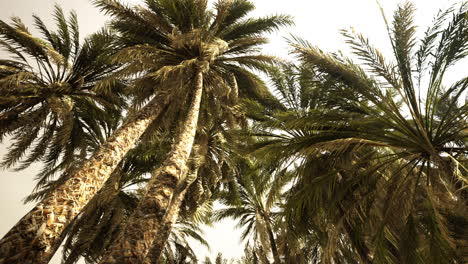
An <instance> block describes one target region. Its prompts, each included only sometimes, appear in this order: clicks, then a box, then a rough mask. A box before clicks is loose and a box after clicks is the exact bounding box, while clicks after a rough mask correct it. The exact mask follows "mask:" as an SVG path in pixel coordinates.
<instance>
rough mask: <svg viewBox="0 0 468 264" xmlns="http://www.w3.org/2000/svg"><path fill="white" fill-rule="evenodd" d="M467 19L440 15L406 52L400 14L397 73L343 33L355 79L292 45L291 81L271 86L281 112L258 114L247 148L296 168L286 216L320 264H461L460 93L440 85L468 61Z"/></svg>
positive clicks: (331, 61)
mask: <svg viewBox="0 0 468 264" xmlns="http://www.w3.org/2000/svg"><path fill="white" fill-rule="evenodd" d="M466 7H467V6H466V4H463V5H462V6H461V8H460V9H459V10H458V11H455V10H454V9H450V10H448V11H446V12H441V13H440V14H439V15H438V16H437V17H436V20H435V21H436V23H435V25H434V26H433V27H431V28H429V29H428V31H427V33H426V34H425V37H424V38H423V39H422V40H421V43H422V44H421V46H420V48H419V49H417V50H416V51H414V50H415V49H416V47H415V43H416V40H415V38H414V30H415V28H414V26H413V25H412V13H413V11H414V8H413V6H412V5H411V4H410V3H404V4H402V5H400V7H399V8H398V9H397V11H396V12H395V15H394V21H393V23H392V25H389V28H390V30H389V35H390V39H391V42H392V46H393V49H394V52H395V61H396V62H395V64H393V63H390V62H389V61H387V60H386V59H384V57H383V55H382V54H381V53H380V52H379V51H378V50H377V49H375V48H373V47H372V46H371V45H370V44H369V41H368V40H367V39H365V38H364V37H363V36H362V35H360V34H357V33H355V32H354V31H344V32H343V33H344V35H345V37H347V39H348V43H349V44H350V45H351V48H352V49H353V51H354V54H355V55H356V56H357V57H358V58H359V59H360V60H361V62H362V63H363V66H362V67H361V66H359V65H358V64H356V63H354V62H353V61H352V60H351V59H349V58H346V57H344V56H343V55H341V54H328V53H325V52H323V51H321V50H320V49H318V48H316V47H313V46H312V45H311V44H309V43H308V42H306V41H303V40H300V39H296V41H295V42H293V43H291V45H292V47H293V53H294V54H296V55H298V57H299V59H300V61H301V63H302V64H301V66H300V67H299V69H300V70H299V73H298V74H294V75H293V76H294V77H293V78H290V76H291V75H290V74H286V76H285V75H284V74H279V75H277V76H275V77H274V78H273V81H274V84H275V88H276V90H277V92H278V94H279V95H280V98H282V101H283V102H284V105H285V109H286V110H281V111H277V112H272V113H266V115H265V112H263V113H262V114H264V115H263V116H262V115H261V114H258V116H259V120H261V121H262V122H260V124H259V125H258V126H257V128H260V129H261V130H260V131H259V133H256V134H255V135H257V136H262V139H263V140H262V141H260V143H258V144H255V146H256V147H258V148H259V149H258V150H257V154H258V155H260V156H261V157H264V158H266V159H269V160H272V161H273V162H278V160H279V161H282V164H285V165H283V168H284V166H286V167H287V165H288V164H289V163H287V162H284V161H288V162H294V163H293V164H296V165H297V167H295V175H296V178H295V179H296V180H295V181H294V182H293V183H294V184H293V187H292V188H291V190H290V191H289V192H288V196H289V197H288V202H287V204H286V213H287V216H288V218H289V219H290V222H291V228H294V229H296V230H297V231H298V232H301V233H304V234H308V235H314V236H316V237H317V240H318V241H321V242H320V247H321V249H320V251H321V253H320V254H321V256H322V258H328V260H330V259H336V258H338V259H343V258H344V259H347V260H349V261H352V260H354V261H356V259H361V261H363V262H365V263H366V262H372V263H401V262H411V263H427V262H440V263H451V261H452V262H456V263H458V262H460V263H463V257H462V256H463V255H464V254H465V253H464V252H466V251H465V250H466V249H464V247H463V244H464V243H466V242H464V240H463V239H462V240H460V237H461V236H463V235H461V234H464V231H461V233H459V231H460V230H459V231H457V228H456V226H457V225H462V226H464V223H466V217H467V216H466V190H465V189H464V188H466V187H465V186H466V180H467V170H466V142H467V141H466V138H467V134H466V128H467V122H466V113H467V111H466V110H467V106H466V102H464V101H463V99H462V98H461V95H463V94H464V92H466V90H467V82H466V78H462V79H461V80H459V81H457V82H455V83H454V84H452V85H449V86H446V85H445V80H444V78H443V77H444V76H445V73H446V71H447V69H449V68H450V66H452V65H453V64H455V63H456V62H458V61H459V60H460V59H462V58H463V56H464V55H466V49H467V47H468V45H467V40H468V39H467V36H468V35H467V33H468V31H467V29H468V27H467V20H466ZM450 14H453V16H452V19H451V20H449V19H448V18H449V16H450ZM412 58H415V61H412ZM293 71H294V70H293ZM289 72H291V70H289ZM427 72H428V73H429V74H428V76H426V75H425V73H427ZM305 73H307V74H306V75H305V76H304V74H305ZM425 85H427V89H425V88H426V86H425ZM424 94H425V95H424ZM322 95H325V96H322ZM304 102H305V103H304ZM316 102H319V103H316ZM251 108H252V109H254V110H255V109H257V112H259V111H258V110H259V109H258V107H257V108H256V106H255V105H254V104H253V105H252V107H251ZM403 197H404V198H403ZM455 219H457V220H455ZM455 223H456V224H455ZM362 226H366V229H367V230H364V229H362ZM303 227H304V229H302V230H301V228H303ZM444 261H445V262H444Z"/></svg>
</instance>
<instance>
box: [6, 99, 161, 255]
mask: <svg viewBox="0 0 468 264" xmlns="http://www.w3.org/2000/svg"><path fill="white" fill-rule="evenodd" d="M169 97H170V94H167V93H160V94H158V95H157V96H156V97H155V98H154V99H153V100H151V101H150V102H149V103H148V104H147V105H146V106H145V107H144V108H143V109H141V110H140V111H139V112H138V113H137V114H136V115H135V116H133V117H132V118H130V119H129V120H128V121H127V122H126V123H125V124H124V125H122V126H121V127H120V128H119V129H117V130H116V131H115V133H114V134H113V135H112V136H111V137H110V138H109V139H108V140H107V141H106V143H104V144H103V145H102V146H101V147H100V148H99V149H98V150H97V151H96V152H95V153H94V154H93V155H92V157H91V158H90V159H89V160H87V161H85V162H84V163H83V166H81V168H80V169H79V170H77V171H76V172H75V173H74V174H73V175H72V176H71V177H70V178H69V179H68V180H67V181H65V182H64V184H62V185H61V186H59V187H58V188H57V189H56V190H55V191H53V192H52V193H51V194H50V195H48V196H47V197H46V198H44V199H43V200H42V201H41V202H39V203H38V204H37V205H36V206H35V207H34V208H33V209H32V210H31V211H29V212H28V213H27V214H26V215H25V216H24V217H23V218H22V219H21V220H20V221H19V222H18V223H17V224H16V225H15V226H14V227H13V228H12V229H11V230H10V231H9V232H8V233H7V234H6V235H5V236H4V237H3V239H2V240H1V241H0V264H7V263H8V264H15V263H18V264H32V263H34V264H42V263H48V260H49V259H50V258H51V257H52V255H53V254H54V253H55V250H56V249H57V248H58V246H57V244H59V243H60V241H61V240H60V234H61V233H62V231H63V230H64V229H65V228H66V227H67V226H68V225H69V224H70V222H71V221H73V219H75V217H76V216H77V215H78V214H79V213H80V212H81V210H82V209H83V207H84V206H85V205H86V204H87V203H88V202H89V201H90V200H91V199H92V198H93V196H94V195H95V194H96V193H97V192H98V191H99V190H100V189H101V188H102V186H103V184H104V183H105V182H106V180H107V179H108V178H109V177H110V175H111V173H112V171H114V169H115V168H116V167H117V165H118V164H119V162H120V160H121V159H122V158H123V157H124V156H125V154H126V153H127V152H128V151H129V150H130V149H132V148H133V147H134V145H135V143H136V142H137V140H138V139H139V138H140V136H141V135H142V134H143V132H145V130H146V128H147V127H148V125H149V124H150V123H151V122H152V121H153V120H155V119H156V118H157V117H158V115H159V114H160V113H161V112H162V110H163V108H164V107H165V106H166V105H167V103H168V100H169Z"/></svg>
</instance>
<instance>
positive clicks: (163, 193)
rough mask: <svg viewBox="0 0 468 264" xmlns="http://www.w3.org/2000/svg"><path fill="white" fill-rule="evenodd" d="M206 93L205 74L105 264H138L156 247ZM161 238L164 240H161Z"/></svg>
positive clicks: (200, 75) (199, 74)
mask: <svg viewBox="0 0 468 264" xmlns="http://www.w3.org/2000/svg"><path fill="white" fill-rule="evenodd" d="M202 92H203V73H202V72H201V71H200V72H199V73H198V74H197V77H196V83H195V91H194V94H193V99H192V102H191V104H190V108H189V109H190V110H189V111H188V114H187V118H186V120H185V122H184V123H183V126H182V130H181V132H180V134H179V135H178V136H177V140H176V143H175V145H173V146H172V149H171V152H169V154H168V156H167V157H166V159H165V160H164V162H163V163H162V165H161V167H160V168H158V169H157V170H155V171H154V172H153V173H152V176H151V179H150V181H149V182H148V186H147V190H146V193H145V195H144V198H143V199H141V201H140V204H139V205H138V207H137V208H136V209H135V213H134V214H133V216H132V217H131V218H130V219H129V222H128V223H127V226H126V228H125V230H124V231H123V232H122V233H121V234H120V236H119V239H118V240H117V241H116V243H115V246H113V247H111V248H110V249H109V252H108V253H107V255H106V257H104V258H103V260H102V261H101V262H100V263H101V264H115V263H118V264H138V263H144V259H145V257H146V255H147V254H148V252H149V250H150V248H151V247H152V245H153V242H154V241H155V239H156V237H157V235H159V233H158V232H159V230H160V228H161V225H162V222H163V219H164V216H165V215H166V212H167V209H168V207H169V204H170V201H171V198H172V197H173V194H174V193H175V191H176V187H177V184H178V182H179V179H180V178H181V177H183V176H184V173H186V166H187V161H188V158H189V156H190V152H191V150H192V146H193V142H194V139H195V133H196V129H197V123H198V115H199V112H200V102H201V97H202ZM157 239H160V237H158V238H157Z"/></svg>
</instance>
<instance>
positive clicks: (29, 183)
mask: <svg viewBox="0 0 468 264" xmlns="http://www.w3.org/2000/svg"><path fill="white" fill-rule="evenodd" d="M124 2H128V3H132V4H134V3H140V1H138V0H126V1H124ZM253 2H254V3H255V4H256V7H257V9H256V10H255V11H254V12H253V13H252V15H253V16H265V15H271V14H289V15H291V16H293V17H294V21H295V25H294V26H291V27H288V28H284V29H282V30H281V31H280V32H278V33H275V34H272V35H271V42H270V43H269V44H267V45H266V46H265V47H264V53H267V54H270V55H276V56H279V57H282V58H287V57H289V55H288V45H287V42H286V39H287V38H290V36H291V34H292V35H296V36H299V37H301V38H303V39H305V40H308V41H309V42H311V43H312V44H313V45H317V46H318V47H320V48H321V49H323V50H326V51H336V50H344V51H345V54H346V51H347V50H346V47H345V43H344V40H343V38H342V37H341V35H340V33H339V30H340V29H344V28H350V27H353V28H354V29H355V30H356V31H358V32H360V33H363V34H364V35H365V36H367V37H368V38H369V39H370V41H371V43H373V45H374V46H376V47H378V48H379V49H380V50H381V51H382V52H383V53H384V54H391V47H390V43H389V41H388V35H387V32H386V29H385V24H384V22H383V19H382V15H381V13H380V9H379V7H378V4H377V1H375V0H287V1H280V0H254V1H253ZM400 2H401V1H398V0H380V4H381V5H382V7H383V9H384V11H385V14H386V15H387V18H388V19H389V20H391V17H392V14H393V11H394V10H395V8H396V6H397V4H398V3H400ZM413 2H414V3H415V6H416V8H417V10H416V13H415V23H416V25H418V26H419V27H418V31H419V33H418V34H419V35H421V34H422V33H423V32H424V30H425V29H426V28H427V27H428V26H429V25H430V24H431V21H432V19H433V17H434V15H435V13H436V12H437V11H438V10H439V9H440V8H442V9H444V8H446V7H448V6H450V5H451V4H454V3H458V2H459V1H455V0H415V1H413ZM54 3H58V4H59V5H61V6H62V7H63V8H64V10H65V11H66V12H68V11H69V10H72V9H73V10H75V11H76V12H77V13H78V20H79V24H80V34H81V36H86V35H88V34H90V33H92V32H94V31H97V30H98V29H99V28H100V27H101V26H102V25H104V24H105V21H106V20H107V19H108V17H105V16H104V15H103V14H102V13H100V12H99V10H98V9H97V8H95V7H93V5H92V3H91V1H88V0H73V1H71V0H0V19H1V20H4V21H7V20H8V19H9V18H10V17H11V16H18V17H20V18H21V19H22V20H23V21H24V23H25V24H26V25H28V26H29V28H30V29H31V30H32V18H31V15H32V14H33V13H34V14H36V15H38V16H39V17H41V18H43V19H44V21H45V22H46V24H47V25H51V26H53V18H52V17H51V15H50V14H51V11H52V10H53V6H54ZM32 31H33V32H34V30H32ZM4 57H5V53H4V52H2V51H0V58H4ZM466 66H467V64H463V66H459V67H460V68H458V69H455V70H453V71H452V73H451V74H449V75H448V76H447V79H457V76H458V78H460V77H462V76H465V75H466V74H463V75H460V74H461V69H462V67H466ZM7 147H8V141H5V142H3V143H0V158H1V157H3V155H4V153H5V151H6V149H7ZM39 169H40V164H34V165H33V166H31V167H30V168H28V169H26V170H23V171H20V172H12V171H6V170H3V171H2V170H0V212H2V213H1V215H2V217H1V218H0V237H3V235H4V234H5V233H6V232H7V231H8V230H9V229H10V228H11V227H12V226H13V225H14V224H15V223H16V222H17V221H18V220H19V219H20V218H21V217H22V216H23V215H24V214H25V213H26V212H28V211H29V210H30V209H31V208H32V207H33V206H34V204H32V203H30V204H26V205H24V204H23V203H22V199H23V198H24V197H25V196H26V195H28V194H29V193H30V192H31V191H32V189H33V188H34V175H35V174H36V173H37V171H38V170H39ZM234 226H235V222H233V221H230V220H226V221H223V222H221V223H217V224H216V226H215V227H213V228H205V232H206V237H205V238H206V240H207V241H208V242H209V244H210V245H211V252H208V251H206V250H205V249H203V248H202V247H199V246H195V247H196V251H197V252H198V253H199V255H200V256H201V257H202V256H204V255H211V256H214V255H216V253H217V252H222V253H223V255H224V256H225V257H239V256H241V255H242V252H243V246H242V245H241V244H240V242H239V234H240V231H238V230H236V229H235V227H234ZM51 263H52V264H58V263H60V257H59V256H55V257H54V259H53V261H52V262H51ZM82 263H84V262H82Z"/></svg>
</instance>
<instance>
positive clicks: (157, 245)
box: [144, 167, 198, 264]
mask: <svg viewBox="0 0 468 264" xmlns="http://www.w3.org/2000/svg"><path fill="white" fill-rule="evenodd" d="M197 175H198V167H197V168H195V170H194V171H192V172H191V173H190V175H189V176H187V177H186V179H185V180H184V181H183V182H182V183H181V184H179V186H177V189H176V191H175V193H174V195H173V196H172V199H171V202H170V204H169V206H168V208H167V211H166V214H165V215H164V218H163V220H162V224H161V226H160V228H159V231H157V234H158V236H157V238H156V239H155V240H154V241H153V246H152V247H151V249H150V251H149V253H148V255H147V256H146V259H145V261H144V264H157V263H158V260H159V258H161V255H162V252H163V250H164V247H165V246H166V242H167V240H168V238H169V235H170V234H171V231H172V227H173V226H174V224H175V222H176V221H177V218H178V217H179V211H180V206H181V205H182V202H183V201H184V198H185V194H186V193H187V190H188V188H189V187H190V185H191V184H192V183H193V182H194V181H195V180H196V178H197Z"/></svg>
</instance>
